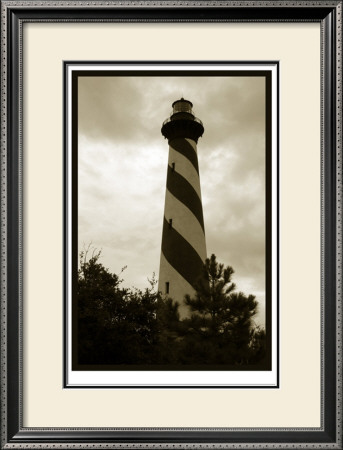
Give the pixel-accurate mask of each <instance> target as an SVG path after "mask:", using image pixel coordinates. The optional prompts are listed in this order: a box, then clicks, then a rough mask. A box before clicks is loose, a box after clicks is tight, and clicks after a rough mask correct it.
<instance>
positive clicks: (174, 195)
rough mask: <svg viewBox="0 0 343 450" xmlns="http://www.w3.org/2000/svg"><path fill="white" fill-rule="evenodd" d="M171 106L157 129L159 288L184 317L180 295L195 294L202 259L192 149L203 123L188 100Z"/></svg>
mask: <svg viewBox="0 0 343 450" xmlns="http://www.w3.org/2000/svg"><path fill="white" fill-rule="evenodd" d="M172 108H173V110H172V114H171V115H170V117H169V118H168V119H166V120H165V121H164V122H163V125H162V129H161V132H162V134H163V136H164V137H165V138H166V139H168V144H169V157H168V168H167V183H166V195H165V207H164V218H163V231H162V245H161V260H160V272H159V283H158V289H159V291H161V292H162V293H163V294H166V295H168V296H169V297H171V298H172V299H173V300H176V301H178V303H179V305H180V306H179V312H180V317H181V318H185V317H189V316H190V311H189V308H188V307H187V305H185V303H184V296H185V295H186V294H189V295H191V296H192V295H193V294H194V292H195V286H196V283H197V280H198V278H199V276H200V275H201V271H202V267H203V263H204V262H205V259H206V241H205V227H204V218H203V209H202V201H201V190H200V177H199V164H198V154H197V144H198V139H199V137H201V136H202V135H203V133H204V127H203V124H202V122H201V120H199V119H198V118H197V117H195V115H194V113H193V110H192V108H193V104H192V103H191V102H190V101H189V100H185V99H184V98H181V99H180V100H176V101H175V102H174V103H173V104H172Z"/></svg>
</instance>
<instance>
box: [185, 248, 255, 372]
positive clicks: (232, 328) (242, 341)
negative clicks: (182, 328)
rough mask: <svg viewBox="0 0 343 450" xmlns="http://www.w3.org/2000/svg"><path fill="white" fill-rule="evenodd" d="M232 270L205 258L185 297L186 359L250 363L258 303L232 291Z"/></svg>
mask: <svg viewBox="0 0 343 450" xmlns="http://www.w3.org/2000/svg"><path fill="white" fill-rule="evenodd" d="M233 273H234V270H233V269H232V267H230V266H227V267H224V265H223V264H219V263H218V262H217V260H216V256H215V255H211V257H210V258H207V259H206V261H205V264H204V266H203V273H202V276H201V277H200V279H199V281H198V283H197V286H196V292H195V295H194V297H193V298H192V297H190V296H189V295H187V296H186V297H185V302H186V304H187V305H188V306H189V307H190V310H191V311H192V315H191V318H190V319H185V320H184V324H185V325H186V326H187V328H188V332H187V335H186V339H185V342H184V351H185V356H184V358H185V359H187V358H191V360H192V362H195V361H202V362H203V363H210V362H211V363H212V364H220V363H226V364H243V363H248V362H249V358H250V355H251V346H250V340H251V331H252V329H253V323H252V317H253V316H254V315H255V314H256V313H257V305H258V304H257V301H256V300H255V297H254V296H253V295H249V296H246V295H245V294H243V293H242V292H234V291H235V284H234V283H233V282H232V281H231V278H232V275H233Z"/></svg>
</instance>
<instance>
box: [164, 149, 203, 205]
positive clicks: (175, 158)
mask: <svg viewBox="0 0 343 450" xmlns="http://www.w3.org/2000/svg"><path fill="white" fill-rule="evenodd" d="M168 162H169V165H170V166H171V167H172V168H173V170H175V171H176V172H177V173H179V174H180V175H182V176H183V178H185V179H186V180H187V181H188V182H189V183H190V184H191V185H192V187H193V188H194V190H195V191H196V193H197V194H198V196H199V197H200V198H201V189H200V179H199V174H198V172H197V171H196V169H195V167H194V166H193V164H192V163H191V162H190V161H189V159H188V158H186V157H185V156H183V155H182V154H181V153H179V152H178V151H176V150H174V149H173V147H169V161H168Z"/></svg>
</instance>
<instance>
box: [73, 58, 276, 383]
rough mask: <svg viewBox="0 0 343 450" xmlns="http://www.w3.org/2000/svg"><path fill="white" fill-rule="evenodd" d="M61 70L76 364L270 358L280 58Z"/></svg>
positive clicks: (230, 362) (265, 367)
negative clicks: (272, 62) (275, 62)
mask: <svg viewBox="0 0 343 450" xmlns="http://www.w3.org/2000/svg"><path fill="white" fill-rule="evenodd" d="M273 67H274V66H273ZM66 79H67V82H66V85H67V89H66V96H67V99H66V105H67V117H68V124H67V135H68V139H67V142H69V144H68V145H67V146H66V147H67V149H66V166H67V169H66V173H67V178H68V182H67V185H68V189H67V199H66V204H67V205H68V207H67V211H66V222H67V224H66V230H67V231H66V235H67V238H66V247H67V248H66V259H67V268H68V270H69V273H70V276H69V278H68V280H69V282H67V285H68V289H67V299H66V311H67V316H68V319H67V320H66V328H67V335H68V336H69V338H68V339H67V341H68V342H67V347H66V348H67V350H66V353H67V354H68V355H69V356H70V370H71V371H76V372H77V371H86V372H87V371H90V372H92V371H97V373H99V372H101V371H105V372H106V371H112V372H114V373H115V372H118V371H119V372H120V371H125V373H129V372H130V371H143V372H144V371H153V372H156V373H157V374H158V373H159V372H162V371H168V372H169V371H172V372H178V371H181V372H182V371H183V372H187V371H196V372H201V371H206V372H208V371H210V372H209V373H212V372H216V371H218V372H222V371H225V373H230V372H233V373H234V372H237V371H239V372H241V371H242V372H249V371H251V372H254V373H255V372H256V373H257V372H259V371H271V370H272V366H273V367H274V369H275V361H276V354H277V348H276V347H277V338H276V336H277V329H276V327H277V320H276V317H277V316H276V313H277V170H276V169H277V133H276V128H277V127H276V123H277V117H276V116H277V114H276V112H277V108H276V104H277V98H276V97H277V95H276V89H275V85H276V74H275V68H274V70H269V68H268V67H265V66H263V65H258V64H246V65H243V64H241V65H239V66H237V65H233V64H231V65H230V64H227V65H217V66H211V65H198V66H197V65H188V66H187V67H186V66H182V65H179V66H177V65H175V66H170V65H168V66H163V65H162V64H160V65H151V66H149V65H144V67H143V66H141V65H139V64H136V65H128V64H127V65H120V64H117V65H116V64H105V65H104V64H101V65H99V64H95V63H94V64H84V65H82V64H72V63H70V64H69V68H68V65H67V76H66ZM68 311H69V313H68ZM68 330H69V331H68ZM67 359H68V357H67ZM67 365H68V364H67Z"/></svg>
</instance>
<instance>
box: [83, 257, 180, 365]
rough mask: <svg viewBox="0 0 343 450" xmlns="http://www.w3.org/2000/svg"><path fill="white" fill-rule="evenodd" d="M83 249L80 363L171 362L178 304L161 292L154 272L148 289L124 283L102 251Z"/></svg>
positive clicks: (177, 318)
mask: <svg viewBox="0 0 343 450" xmlns="http://www.w3.org/2000/svg"><path fill="white" fill-rule="evenodd" d="M87 253H88V252H87V251H86V252H81V254H80V268H79V271H78V285H77V301H78V359H79V363H80V364H159V363H167V362H170V359H171V358H174V356H175V355H173V353H172V352H171V353H168V349H167V348H166V345H167V344H169V343H170V341H171V340H172V339H173V338H174V336H173V335H172V334H171V332H170V329H171V326H172V325H173V324H175V323H177V322H178V320H179V317H178V312H177V305H176V304H175V303H174V302H173V301H172V300H171V299H168V300H166V301H164V300H163V299H162V297H161V295H160V293H158V292H156V289H155V285H156V280H155V279H154V276H153V278H152V279H151V280H149V287H147V288H146V289H145V290H143V291H142V290H138V289H125V288H121V286H120V285H121V282H122V280H121V279H120V278H119V276H118V275H116V274H112V273H111V272H110V271H109V270H108V269H107V268H105V267H104V266H103V265H102V264H101V263H100V262H99V259H100V256H101V252H93V254H92V256H91V258H90V259H89V260H87Z"/></svg>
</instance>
